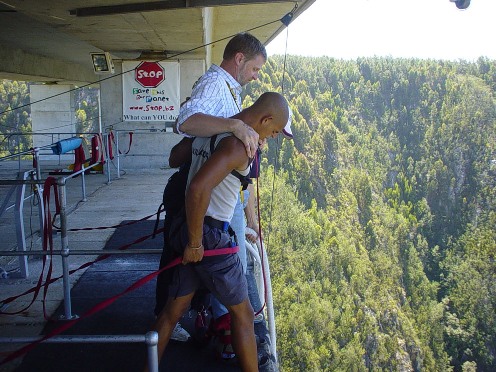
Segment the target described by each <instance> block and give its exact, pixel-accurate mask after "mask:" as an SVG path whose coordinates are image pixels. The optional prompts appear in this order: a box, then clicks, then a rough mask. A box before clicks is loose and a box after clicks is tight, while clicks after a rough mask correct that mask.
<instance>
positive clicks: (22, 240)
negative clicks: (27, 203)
mask: <svg viewBox="0 0 496 372" xmlns="http://www.w3.org/2000/svg"><path fill="white" fill-rule="evenodd" d="M28 173H29V172H19V173H18V176H17V178H18V179H20V180H22V181H25V180H26V177H27V175H28ZM16 191H17V192H16V203H15V213H14V218H15V226H16V237H17V250H18V251H23V252H25V251H26V235H25V233H24V218H23V209H24V193H25V191H26V184H24V183H23V184H22V185H19V186H17V190H16ZM19 270H20V276H21V278H27V277H28V276H29V266H28V258H27V256H24V257H21V256H19Z"/></svg>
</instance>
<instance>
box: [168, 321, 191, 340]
mask: <svg viewBox="0 0 496 372" xmlns="http://www.w3.org/2000/svg"><path fill="white" fill-rule="evenodd" d="M190 337H191V336H190V334H189V333H188V331H186V330H185V329H184V328H183V327H181V324H179V323H177V324H176V326H175V327H174V330H173V331H172V335H171V340H175V341H179V342H186V341H188V339H189V338H190Z"/></svg>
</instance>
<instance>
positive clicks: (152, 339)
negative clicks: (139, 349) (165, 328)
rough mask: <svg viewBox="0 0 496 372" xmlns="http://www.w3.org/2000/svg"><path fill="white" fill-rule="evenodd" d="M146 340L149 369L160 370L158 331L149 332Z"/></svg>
mask: <svg viewBox="0 0 496 372" xmlns="http://www.w3.org/2000/svg"><path fill="white" fill-rule="evenodd" d="M145 342H146V345H147V349H148V370H149V371H150V372H158V349H157V345H158V333H157V332H155V331H150V332H147V333H146V335H145Z"/></svg>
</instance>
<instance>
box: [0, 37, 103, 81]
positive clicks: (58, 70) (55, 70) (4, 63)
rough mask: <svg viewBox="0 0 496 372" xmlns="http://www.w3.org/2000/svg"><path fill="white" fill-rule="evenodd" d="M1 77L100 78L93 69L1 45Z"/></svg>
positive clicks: (50, 79) (79, 79)
mask: <svg viewBox="0 0 496 372" xmlns="http://www.w3.org/2000/svg"><path fill="white" fill-rule="evenodd" d="M0 49H1V50H2V53H0V79H11V80H25V81H49V82H60V81H63V82H65V83H73V84H76V85H80V84H82V83H83V84H87V83H92V82H96V81H98V80H99V77H98V75H95V73H94V72H93V70H91V69H88V68H87V67H85V66H82V65H78V64H75V63H67V62H63V61H60V60H55V59H51V58H47V57H43V56H39V55H35V54H29V53H26V52H24V51H22V50H20V49H13V48H10V47H8V46H6V45H0Z"/></svg>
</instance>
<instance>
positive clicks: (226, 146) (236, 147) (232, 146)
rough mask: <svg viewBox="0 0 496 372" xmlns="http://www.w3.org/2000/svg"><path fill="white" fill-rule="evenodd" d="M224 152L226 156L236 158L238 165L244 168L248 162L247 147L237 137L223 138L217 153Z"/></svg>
mask: <svg viewBox="0 0 496 372" xmlns="http://www.w3.org/2000/svg"><path fill="white" fill-rule="evenodd" d="M217 151H219V152H222V153H223V154H225V155H226V156H227V155H228V156H230V157H233V158H235V159H236V160H238V161H237V163H238V164H240V165H241V166H243V165H244V164H245V163H246V162H247V161H248V156H247V155H246V150H245V145H244V144H243V142H241V140H240V139H239V138H237V137H235V136H227V137H224V138H222V139H221V140H220V141H219V143H218V145H217V148H216V152H217Z"/></svg>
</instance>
